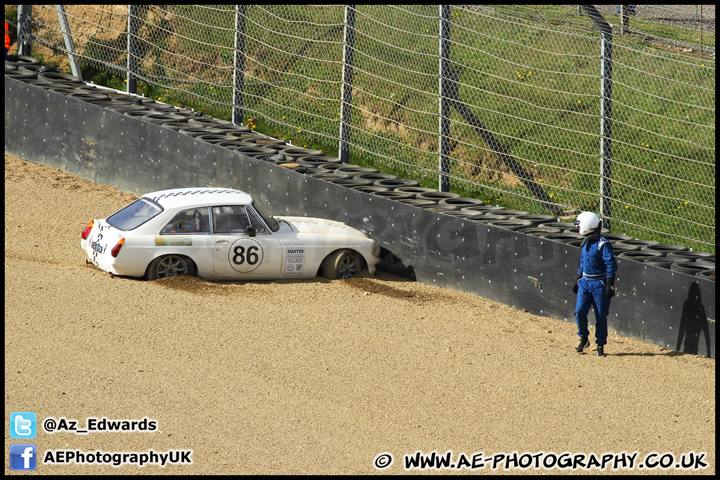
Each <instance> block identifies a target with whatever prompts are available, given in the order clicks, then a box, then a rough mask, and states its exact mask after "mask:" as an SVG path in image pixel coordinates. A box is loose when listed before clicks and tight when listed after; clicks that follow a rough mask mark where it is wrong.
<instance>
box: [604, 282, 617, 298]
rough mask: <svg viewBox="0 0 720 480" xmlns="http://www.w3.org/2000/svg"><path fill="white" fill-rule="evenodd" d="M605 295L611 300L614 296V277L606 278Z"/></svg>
mask: <svg viewBox="0 0 720 480" xmlns="http://www.w3.org/2000/svg"><path fill="white" fill-rule="evenodd" d="M605 295H607V297H608V298H612V297H613V295H615V277H608V279H607V285H605Z"/></svg>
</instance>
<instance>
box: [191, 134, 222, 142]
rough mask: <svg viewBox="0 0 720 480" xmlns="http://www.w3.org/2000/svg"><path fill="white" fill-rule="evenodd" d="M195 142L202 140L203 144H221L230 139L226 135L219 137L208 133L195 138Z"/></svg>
mask: <svg viewBox="0 0 720 480" xmlns="http://www.w3.org/2000/svg"><path fill="white" fill-rule="evenodd" d="M195 140H200V141H201V142H206V143H221V142H227V141H228V138H227V137H226V136H225V135H218V134H215V133H207V134H205V135H198V136H197V137H195Z"/></svg>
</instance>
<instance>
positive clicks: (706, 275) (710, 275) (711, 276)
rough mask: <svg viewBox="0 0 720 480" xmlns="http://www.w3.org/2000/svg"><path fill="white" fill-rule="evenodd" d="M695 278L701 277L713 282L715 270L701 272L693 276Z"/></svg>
mask: <svg viewBox="0 0 720 480" xmlns="http://www.w3.org/2000/svg"><path fill="white" fill-rule="evenodd" d="M695 276H696V277H702V278H706V279H708V280H711V281H713V282H714V281H715V269H714V268H713V269H712V270H703V271H702V272H698V273H696V274H695Z"/></svg>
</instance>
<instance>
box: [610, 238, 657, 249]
mask: <svg viewBox="0 0 720 480" xmlns="http://www.w3.org/2000/svg"><path fill="white" fill-rule="evenodd" d="M618 243H624V244H627V245H637V246H638V247H640V248H642V247H651V246H653V245H658V244H659V243H660V242H656V241H655V240H638V239H637V238H631V239H630V240H621V241H620V242H618Z"/></svg>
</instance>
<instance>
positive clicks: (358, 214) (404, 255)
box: [5, 78, 715, 358]
mask: <svg viewBox="0 0 720 480" xmlns="http://www.w3.org/2000/svg"><path fill="white" fill-rule="evenodd" d="M5 151H6V152H8V153H11V154H13V155H17V156H19V157H21V158H24V159H27V160H29V161H32V162H36V163H40V164H44V165H50V166H53V167H56V168H59V169H61V170H63V171H66V172H68V173H72V174H74V175H78V176H80V177H83V178H86V179H89V180H92V181H95V182H98V183H103V184H109V185H113V186H115V187H117V188H118V189H120V190H124V191H128V192H133V193H135V194H138V195H139V194H143V193H146V192H149V191H155V190H162V189H166V188H176V187H194V186H219V187H232V188H237V189H240V190H244V191H247V192H248V193H250V194H251V195H253V196H255V197H259V198H260V199H261V200H262V201H264V202H265V203H266V204H267V205H268V206H269V207H270V209H271V213H273V214H276V215H301V216H302V215H306V216H318V217H324V218H330V219H334V220H339V221H343V222H345V223H347V224H349V225H351V226H353V227H356V228H358V229H360V230H362V231H363V232H365V233H367V234H368V235H370V236H371V237H373V238H374V239H375V240H376V241H377V242H378V243H379V244H380V245H381V246H382V247H384V248H385V249H386V250H387V251H389V252H390V255H388V256H387V258H386V259H385V260H384V262H383V265H384V267H385V269H387V270H388V271H391V272H393V273H397V274H400V275H402V276H406V277H410V278H415V279H416V280H417V281H420V282H423V283H427V284H431V285H436V286H439V287H443V288H450V289H454V290H460V291H464V292H470V293H473V294H476V295H480V296H482V297H485V298H489V299H491V300H494V301H498V302H501V303H504V304H507V305H510V306H512V307H514V308H517V309H519V310H526V311H528V312H531V313H534V314H536V315H542V316H548V317H552V318H555V319H559V320H564V321H568V322H574V321H575V320H574V317H573V312H574V307H575V295H573V293H572V291H571V286H572V282H573V281H574V280H575V277H576V272H577V265H578V261H579V255H580V249H579V248H578V247H574V246H571V245H568V244H565V243H561V242H557V241H553V240H547V239H542V238H539V237H534V236H529V235H524V234H519V233H517V232H514V231H510V230H506V229H502V228H497V227H494V226H489V225H485V224H480V223H477V222H473V221H470V220H465V219H460V218H456V217H450V216H447V215H443V214H440V213H436V212H431V211H428V210H423V209H420V208H417V207H413V206H409V205H405V204H402V203H399V202H395V201H393V200H389V199H386V198H382V197H378V196H374V195H371V194H367V193H363V192H359V191H356V190H352V189H349V188H346V187H343V186H339V185H335V184H332V183H328V182H325V181H323V180H319V179H316V178H312V177H310V176H307V175H303V174H301V173H297V172H295V171H293V170H290V169H287V168H284V167H280V166H277V165H274V164H271V163H267V162H263V161H260V160H256V159H253V158H250V157H247V156H245V155H242V154H240V153H238V152H233V151H230V150H227V149H225V148H223V147H218V146H216V145H212V144H209V143H206V142H202V141H198V140H196V139H194V138H192V137H189V136H187V135H183V134H181V133H178V132H175V131H172V130H170V129H166V128H163V127H161V126H158V125H154V124H151V123H147V122H144V121H142V120H139V119H136V118H132V117H128V116H125V115H122V114H120V113H117V112H113V111H110V110H106V109H105V108H103V107H99V106H96V105H93V104H90V103H86V102H82V101H79V100H76V99H74V98H71V97H67V96H64V95H61V94H58V93H54V92H51V91H48V90H45V89H42V88H40V87H36V86H33V85H28V84H25V83H22V82H20V81H17V80H14V79H10V78H6V79H5ZM110 213H111V212H108V214H110ZM68 248H75V246H68ZM618 264H619V269H618V273H617V279H616V291H617V294H616V296H615V297H614V298H613V300H612V305H611V308H610V317H609V318H608V329H609V330H610V331H611V332H617V333H618V334H620V335H624V336H629V337H634V338H639V339H641V340H644V341H647V342H651V343H654V344H657V345H661V346H663V347H665V348H669V349H678V350H681V351H684V352H687V353H694V354H699V355H703V356H710V357H712V358H715V282H713V281H710V280H707V279H704V278H699V277H695V276H691V275H687V274H683V273H677V272H673V271H670V270H668V269H664V268H660V267H656V266H652V265H648V264H644V263H640V262H636V261H634V260H625V259H619V260H618ZM448 316H449V317H451V316H452V312H448ZM447 320H448V319H445V318H438V319H437V321H439V322H443V321H447ZM590 323H591V325H593V324H594V320H593V317H592V313H591V314H590Z"/></svg>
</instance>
